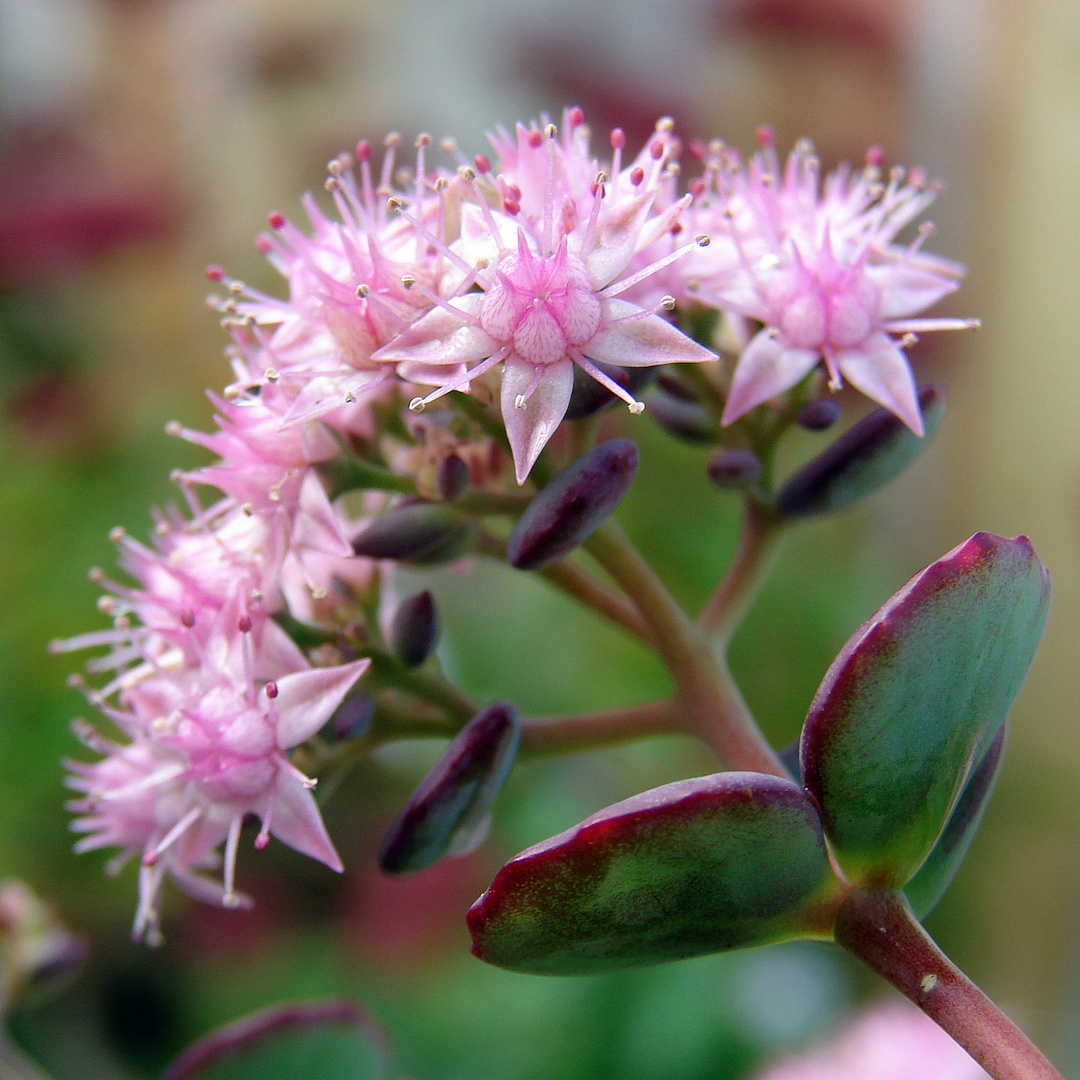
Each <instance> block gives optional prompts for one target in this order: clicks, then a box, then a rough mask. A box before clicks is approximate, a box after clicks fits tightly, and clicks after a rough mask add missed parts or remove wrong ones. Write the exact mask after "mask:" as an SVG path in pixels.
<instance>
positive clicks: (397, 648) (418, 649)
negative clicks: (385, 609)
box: [390, 589, 439, 668]
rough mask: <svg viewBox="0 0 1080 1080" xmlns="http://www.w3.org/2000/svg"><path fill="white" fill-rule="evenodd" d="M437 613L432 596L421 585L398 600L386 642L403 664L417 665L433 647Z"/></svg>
mask: <svg viewBox="0 0 1080 1080" xmlns="http://www.w3.org/2000/svg"><path fill="white" fill-rule="evenodd" d="M438 636H439V616H438V612H436V610H435V598H434V597H433V596H432V595H431V593H430V592H429V591H428V590H427V589H425V590H424V591H423V592H418V593H417V594H416V595H415V596H410V597H408V598H407V599H405V600H402V602H401V604H400V606H399V607H398V609H397V611H396V612H395V613H394V621H393V625H392V626H391V628H390V645H391V648H393V650H394V652H395V653H396V654H397V658H398V659H399V660H400V661H401V662H402V663H403V664H404V665H405V666H406V667H410V668H411V667H419V666H420V665H421V664H422V663H423V662H424V661H425V660H426V659H427V658H428V657H429V656H430V655H431V650H432V649H433V648H435V641H436V639H437V638H438Z"/></svg>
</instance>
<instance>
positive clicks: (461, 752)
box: [379, 702, 521, 874]
mask: <svg viewBox="0 0 1080 1080" xmlns="http://www.w3.org/2000/svg"><path fill="white" fill-rule="evenodd" d="M520 737H521V723H520V721H519V719H518V714H517V709H515V708H514V706H513V705H511V704H510V703H509V702H498V703H496V704H495V705H492V706H490V707H489V708H487V709H485V710H484V711H483V712H481V713H478V714H477V715H476V716H474V717H473V718H472V720H470V721H469V722H468V724H466V725H465V727H464V728H462V729H461V731H460V732H459V733H458V734H457V736H456V737H455V738H454V739H453V741H452V742H451V743H450V745H449V746H448V747H447V748H446V750H445V752H444V753H443V755H442V757H441V758H439V760H438V761H437V762H436V763H435V766H434V767H433V768H432V770H431V772H429V773H428V774H427V776H425V777H424V779H423V780H422V781H421V783H420V786H419V787H418V788H417V789H416V790H415V791H414V792H413V793H412V795H411V796H410V797H409V801H408V802H407V803H406V804H405V809H404V810H402V811H401V816H400V817H399V818H398V819H397V821H395V822H394V824H393V826H392V827H391V829H390V831H389V832H388V833H387V834H386V839H385V840H384V841H383V845H382V850H381V851H380V852H379V865H380V866H381V867H382V868H383V870H385V871H387V873H391V874H401V873H408V872H410V871H414V870H423V869H424V868H425V867H427V866H430V865H431V864H432V863H433V862H435V861H436V860H437V859H441V858H442V857H443V856H444V855H466V854H468V853H469V852H470V851H473V850H475V849H476V848H477V847H479V845H480V844H481V843H482V842H483V840H484V838H485V837H486V836H487V831H488V826H489V825H490V823H491V807H492V804H493V803H494V802H495V797H496V796H497V795H498V793H499V790H500V788H501V787H502V785H503V782H504V781H505V779H506V777H507V774H508V773H509V772H510V766H511V765H512V764H513V761H514V755H515V753H516V752H517V747H518V742H519V740H520Z"/></svg>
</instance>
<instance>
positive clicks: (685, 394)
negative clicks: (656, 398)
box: [656, 371, 701, 401]
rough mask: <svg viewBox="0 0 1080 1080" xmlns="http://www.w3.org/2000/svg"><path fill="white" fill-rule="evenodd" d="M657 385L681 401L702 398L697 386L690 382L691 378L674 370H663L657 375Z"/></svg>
mask: <svg viewBox="0 0 1080 1080" xmlns="http://www.w3.org/2000/svg"><path fill="white" fill-rule="evenodd" d="M656 385H657V386H658V387H659V388H660V389H661V390H663V391H664V393H665V394H670V395H671V396H672V397H676V398H678V399H679V400H680V401H700V400H701V395H700V394H699V393H698V391H697V387H696V386H695V385H694V384H693V383H692V382H690V380H689V379H687V378H684V377H683V376H682V375H678V374H676V373H675V372H674V371H661V372H660V374H659V375H657V376H656Z"/></svg>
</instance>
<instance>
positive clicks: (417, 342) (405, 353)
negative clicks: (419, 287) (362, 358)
mask: <svg viewBox="0 0 1080 1080" xmlns="http://www.w3.org/2000/svg"><path fill="white" fill-rule="evenodd" d="M483 302H484V294H483V293H467V294H466V295H465V296H459V297H457V298H456V299H454V300H452V301H450V307H452V308H456V309H458V310H460V311H461V318H460V319H459V318H458V317H457V316H456V315H454V314H453V312H451V311H448V310H447V309H446V308H443V307H436V308H432V309H431V311H429V312H428V313H427V314H426V315H424V316H423V317H422V318H420V319H417V321H416V322H414V323H413V324H412V326H410V327H408V328H407V329H405V330H403V331H402V332H401V333H400V334H398V336H397V337H396V338H394V340H393V341H391V342H389V343H388V344H386V345H384V346H383V347H382V348H381V349H377V350H376V351H375V352H373V353H372V354H371V359H372V360H376V361H379V362H380V363H382V362H387V363H401V362H402V361H405V360H419V361H422V362H423V363H425V364H462V363H470V362H471V361H474V360H483V359H484V358H485V357H487V356H490V355H491V354H492V353H493V352H494V351H495V349H496V348H497V346H496V344H495V342H494V341H493V340H492V339H491V338H490V337H488V335H487V334H485V333H484V331H483V330H482V329H481V328H480V327H479V326H478V325H476V324H475V323H474V322H472V320H473V319H474V318H475V316H476V315H477V314H478V313H479V311H480V305H481V304H482V303H483Z"/></svg>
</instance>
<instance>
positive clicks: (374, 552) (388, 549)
mask: <svg viewBox="0 0 1080 1080" xmlns="http://www.w3.org/2000/svg"><path fill="white" fill-rule="evenodd" d="M461 526H462V520H461V518H460V516H459V515H458V514H457V513H456V512H455V511H454V510H452V509H451V508H450V507H449V506H444V505H442V504H441V503H429V502H412V503H405V504H403V505H401V506H396V507H394V508H393V509H392V510H388V511H387V512H386V513H385V514H382V515H381V516H380V517H377V518H376V519H375V520H374V521H373V522H372V523H371V524H370V525H369V526H368V527H367V528H366V529H365V530H364V531H363V532H362V533H361V534H360V535H359V536H358V537H357V538H356V540H355V541H354V542H353V551H355V552H356V554H357V555H364V556H366V557H367V558H369V559H412V560H419V559H422V558H424V557H425V556H427V555H430V554H431V553H432V552H435V551H437V550H438V549H439V548H440V547H441V546H442V545H444V544H445V543H446V542H447V540H448V539H450V538H451V537H453V536H455V535H456V534H457V533H458V532H459V531H460V529H461Z"/></svg>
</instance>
